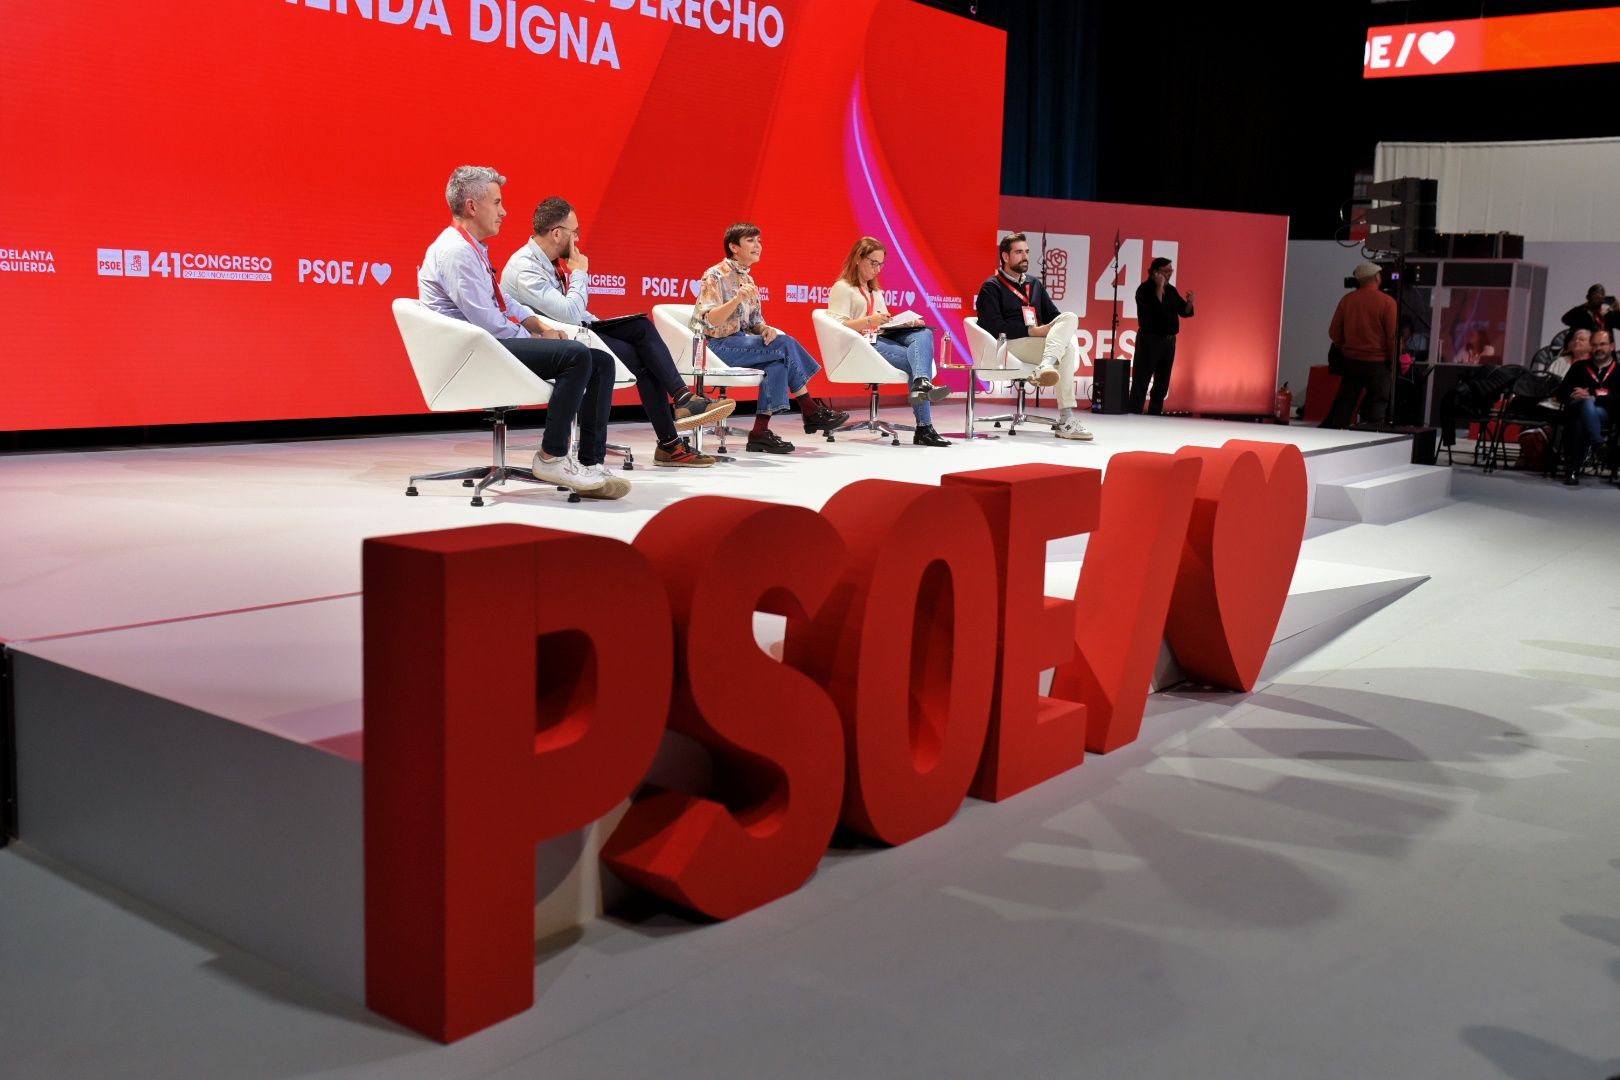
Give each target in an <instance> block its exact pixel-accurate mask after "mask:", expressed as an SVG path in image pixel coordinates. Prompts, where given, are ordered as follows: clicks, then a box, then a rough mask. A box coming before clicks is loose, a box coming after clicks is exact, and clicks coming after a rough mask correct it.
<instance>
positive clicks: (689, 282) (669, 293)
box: [641, 276, 703, 300]
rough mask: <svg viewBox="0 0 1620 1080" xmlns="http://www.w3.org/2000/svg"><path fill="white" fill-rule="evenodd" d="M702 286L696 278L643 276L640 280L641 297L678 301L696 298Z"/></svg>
mask: <svg viewBox="0 0 1620 1080" xmlns="http://www.w3.org/2000/svg"><path fill="white" fill-rule="evenodd" d="M702 284H703V283H702V282H701V281H699V280H698V279H697V278H678V277H645V276H644V277H643V278H642V279H641V295H642V296H662V297H666V298H668V299H671V300H679V299H680V298H681V297H683V296H693V297H695V296H697V294H698V289H699V287H700V286H701V285H702Z"/></svg>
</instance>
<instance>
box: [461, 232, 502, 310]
mask: <svg viewBox="0 0 1620 1080" xmlns="http://www.w3.org/2000/svg"><path fill="white" fill-rule="evenodd" d="M456 232H458V233H460V234H461V238H462V239H463V240H465V241H467V243H469V244H471V245H472V247H473V250H474V251H476V252H478V261H479V262H481V263H483V264H484V269H485V270H488V271H489V287H490V288H491V289H492V290H493V291H494V293H495V306H496V307H498V308H500V309H501V314H502V315H506V297H504V296H502V295H501V282H500V279H499V278H497V277H496V276H495V267H494V265H493V264H492V263H491V262H490V261H489V260H488V259H487V258H486V257H485V256H484V249H483V248H481V247H479V246H478V241H476V240H474V239H473V238H472V234H471V233H469V232H468V231H467V230H466V229H463V228H462V227H461V226H460V225H457V226H456ZM506 317H507V318H508V319H511V318H512V316H510V315H506ZM512 321H513V322H516V321H517V320H516V319H512Z"/></svg>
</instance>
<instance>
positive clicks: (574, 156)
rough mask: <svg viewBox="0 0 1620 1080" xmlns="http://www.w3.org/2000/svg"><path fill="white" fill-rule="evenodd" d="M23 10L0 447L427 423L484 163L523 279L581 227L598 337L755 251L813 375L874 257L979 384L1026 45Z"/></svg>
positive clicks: (845, 13)
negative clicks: (442, 242) (431, 252)
mask: <svg viewBox="0 0 1620 1080" xmlns="http://www.w3.org/2000/svg"><path fill="white" fill-rule="evenodd" d="M4 10H5V15H6V19H5V21H6V35H5V37H4V39H3V41H0V59H3V62H4V69H5V71H6V79H7V84H6V99H5V107H4V109H3V111H0V156H3V159H4V160H5V161H6V162H7V163H8V165H9V168H8V169H7V170H6V175H5V177H4V179H3V180H0V184H3V185H4V189H5V198H4V200H3V201H0V280H3V282H4V289H3V290H0V318H3V321H4V325H5V327H6V338H7V355H6V357H5V361H4V367H5V391H4V393H3V394H0V430H26V429H40V428H57V427H97V426H118V425H147V424H175V423H204V422H219V421H239V420H269V419H289V418H305V417H323V416H360V415H383V414H395V413H411V412H421V411H423V404H422V400H421V396H420V394H419V392H418V390H417V387H416V383H415V380H414V378H413V376H412V374H411V371H410V368H409V364H408V362H407V360H406V358H405V353H404V350H403V348H402V346H401V344H400V341H399V336H398V332H397V330H396V329H395V327H394V323H393V319H392V317H391V315H390V312H389V306H388V305H389V301H390V300H391V299H393V298H394V297H396V296H414V295H415V294H416V267H417V265H418V264H419V262H420V260H421V257H422V254H423V252H424V251H425V250H426V248H427V245H428V243H429V242H430V241H431V240H432V239H433V237H434V236H435V235H436V234H437V233H438V232H439V231H440V230H441V229H442V228H443V227H444V226H445V225H446V224H448V223H449V211H448V208H447V207H446V205H445V202H444V196H443V192H444V186H445V181H446V180H447V179H448V177H449V174H450V171H451V170H452V169H453V168H454V167H455V166H457V165H460V164H478V165H492V166H494V167H495V168H497V169H499V170H500V171H501V172H503V173H505V174H506V175H507V177H508V178H509V182H508V184H507V187H506V189H505V202H506V205H507V207H508V209H509V210H510V212H511V216H510V217H509V218H508V219H507V221H506V225H505V227H504V229H503V230H502V232H501V234H500V235H499V236H497V237H496V238H495V239H494V241H493V242H492V245H491V246H492V250H493V254H494V256H495V260H496V263H497V266H498V265H500V264H501V263H504V261H505V259H506V257H507V256H508V255H509V254H510V253H511V252H512V251H513V250H514V249H515V248H516V247H517V246H518V245H519V244H521V243H523V241H524V240H525V239H526V238H527V236H528V233H529V229H528V221H529V216H530V213H531V212H532V210H533V208H534V206H535V204H536V203H537V202H539V200H540V199H542V198H544V197H545V196H548V195H554V194H555V195H562V196H564V197H566V198H568V199H569V200H570V201H571V202H573V203H574V205H575V207H576V208H577V209H578V212H579V216H580V220H581V224H582V227H583V228H582V236H581V248H582V249H583V250H584V251H586V252H587V253H588V254H589V255H590V256H591V273H592V278H593V280H592V292H593V299H592V310H593V311H595V312H596V313H597V314H599V315H614V314H624V313H627V312H633V311H646V310H649V309H650V308H651V307H652V305H654V304H657V303H671V302H680V301H689V300H690V299H691V297H692V289H693V284H694V282H695V281H696V279H697V277H698V276H699V275H700V274H701V273H702V271H703V270H704V269H705V268H707V267H708V266H710V265H712V264H713V263H715V262H717V261H718V260H719V259H720V257H721V256H722V254H723V251H722V244H721V235H722V233H723V232H724V230H725V227H726V226H727V225H729V224H731V223H732V222H733V221H738V220H748V221H753V222H755V223H757V224H758V225H759V226H760V227H761V229H762V230H763V234H764V235H763V240H764V244H765V258H764V260H763V261H762V262H761V263H760V264H759V268H758V270H757V271H756V275H755V276H756V279H757V280H758V281H759V282H760V283H761V285H762V286H763V287H764V291H765V293H766V295H767V303H766V309H765V311H766V317H767V318H768V319H770V320H771V322H772V323H774V324H776V325H778V326H781V327H782V328H783V329H785V330H786V331H787V332H789V333H792V334H795V335H797V336H799V337H800V339H801V340H802V341H805V342H806V343H807V344H809V345H810V346H811V347H812V349H813V348H814V334H813V333H812V330H811V324H810V312H811V311H812V310H813V309H814V308H815V307H817V306H822V305H824V304H825V291H824V290H825V288H826V287H827V286H828V285H830V284H831V283H832V281H833V279H834V278H835V277H836V276H837V272H838V269H839V267H840V266H841V265H842V262H843V258H844V255H845V254H846V252H847V251H848V249H849V247H850V245H851V244H852V243H853V242H854V240H855V238H856V237H857V236H860V235H862V234H871V235H874V236H877V237H879V238H880V239H883V240H884V241H885V243H886V244H888V245H889V248H888V252H889V258H888V260H887V262H888V266H887V270H886V272H885V281H884V284H885V287H886V288H887V289H889V290H890V291H891V298H890V306H891V308H893V309H894V310H897V311H898V310H902V309H903V308H912V309H914V310H916V311H919V312H922V313H924V314H925V315H926V316H927V317H928V319H929V321H930V322H933V323H935V324H936V325H940V326H942V327H944V328H945V329H946V330H947V332H949V333H950V334H951V335H952V336H955V337H957V355H964V354H965V350H963V349H962V348H961V339H960V333H961V325H960V320H961V317H962V316H963V315H964V314H971V311H972V297H973V293H974V290H975V289H976V288H977V286H978V283H979V281H980V280H981V279H982V278H983V277H984V276H985V274H986V273H987V272H988V270H987V265H988V264H989V263H991V262H992V261H993V260H992V259H987V258H986V255H985V253H986V251H990V252H992V253H993V252H994V243H995V225H996V207H997V198H998V195H997V190H998V186H999V171H1000V170H999V161H1000V152H999V151H1000V145H1001V116H1002V65H1003V54H1004V52H1005V36H1004V35H1003V34H1002V32H1001V31H999V30H994V29H991V28H988V27H985V26H982V25H980V24H978V23H974V22H971V21H969V20H966V19H961V18H958V17H955V16H951V15H947V14H945V13H942V12H939V11H935V10H933V9H930V8H926V7H923V6H921V5H918V4H914V3H910V2H908V0H846V2H844V3H840V4H836V5H835V4H826V3H813V2H810V0H774V2H772V3H760V2H756V0H601V2H594V3H593V2H589V0H567V3H566V7H565V6H563V5H547V6H542V5H538V4H529V3H520V2H514V0H256V2H252V3H236V4H219V5H198V6H190V5H175V6H152V5H143V4H128V3H112V2H85V3H75V4H55V5H24V4H20V3H8V4H6V5H5V9H4ZM947 70H948V73H949V80H948V85H949V88H950V90H949V92H948V93H945V92H942V91H941V87H942V85H944V84H943V82H942V78H943V75H944V73H945V72H946V71H947ZM622 396H623V399H624V400H626V401H630V400H633V399H634V394H633V392H629V393H626V394H625V395H622Z"/></svg>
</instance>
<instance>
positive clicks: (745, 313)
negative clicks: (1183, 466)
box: [692, 221, 849, 454]
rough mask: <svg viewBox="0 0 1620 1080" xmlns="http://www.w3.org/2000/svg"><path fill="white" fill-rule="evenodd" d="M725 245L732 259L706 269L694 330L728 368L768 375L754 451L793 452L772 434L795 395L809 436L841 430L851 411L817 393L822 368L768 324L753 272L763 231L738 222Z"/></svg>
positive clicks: (751, 444) (761, 248)
mask: <svg viewBox="0 0 1620 1080" xmlns="http://www.w3.org/2000/svg"><path fill="white" fill-rule="evenodd" d="M724 244H725V251H726V257H725V258H724V259H722V260H720V261H719V262H718V263H716V264H715V265H713V266H711V267H709V268H708V269H707V270H705V271H704V272H703V280H702V282H701V283H700V284H699V285H698V302H697V306H696V307H695V308H694V310H693V313H692V317H693V322H694V329H701V330H702V332H703V333H704V334H705V335H707V337H708V339H709V348H710V349H712V350H713V351H714V354H715V355H716V356H718V357H719V358H720V359H721V360H723V361H725V362H726V363H727V364H731V365H732V366H734V367H746V368H754V369H756V370H758V371H763V372H764V373H765V379H764V381H762V382H761V383H760V384H759V406H758V409H757V411H756V412H755V413H754V428H753V430H752V431H750V432H749V433H748V449H749V450H751V451H753V452H755V453H760V454H791V453H792V452H793V444H792V443H790V442H788V441H787V440H786V439H784V438H782V437H781V436H780V435H777V434H776V433H775V432H774V431H772V430H771V417H772V416H773V415H774V414H776V413H779V412H787V411H788V410H789V408H791V406H790V404H789V401H788V399H789V398H790V397H791V398H792V399H793V400H794V401H797V402H798V403H799V410H800V412H802V413H803V414H804V430H805V433H806V434H810V433H812V432H816V431H823V432H833V431H837V430H838V429H839V428H841V427H843V426H844V423H845V422H846V421H847V420H848V419H849V413H846V412H839V411H838V410H837V409H834V408H833V407H832V406H831V405H828V404H827V403H826V402H825V401H822V400H821V399H819V398H817V397H814V396H812V395H811V393H810V378H811V376H813V375H815V373H816V372H818V371H820V370H821V365H820V364H818V363H816V361H815V359H814V358H813V357H811V355H810V353H809V352H807V351H806V350H805V347H804V346H803V345H800V344H799V343H798V342H797V341H795V340H794V339H793V338H792V337H790V336H789V335H787V334H784V333H782V332H781V331H780V330H778V329H777V328H776V327H774V326H771V325H769V324H767V323H766V322H765V316H764V313H763V311H762V310H761V308H760V300H759V286H757V285H755V284H754V278H753V274H752V272H751V271H752V269H753V267H754V265H755V264H756V263H758V262H759V259H760V256H761V255H762V254H763V253H764V250H765V249H764V245H763V243H762V242H761V240H760V232H759V227H758V226H757V225H750V224H749V223H747V222H745V221H742V222H738V223H737V224H735V225H733V226H731V227H730V228H729V229H727V230H726V235H725V239H724Z"/></svg>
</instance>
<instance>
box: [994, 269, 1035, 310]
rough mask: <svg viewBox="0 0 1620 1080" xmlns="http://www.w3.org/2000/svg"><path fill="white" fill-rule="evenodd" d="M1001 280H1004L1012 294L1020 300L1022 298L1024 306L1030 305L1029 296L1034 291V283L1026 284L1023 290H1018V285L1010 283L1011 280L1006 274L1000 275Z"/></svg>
mask: <svg viewBox="0 0 1620 1080" xmlns="http://www.w3.org/2000/svg"><path fill="white" fill-rule="evenodd" d="M1001 280H1002V281H1004V282H1006V285H1007V288H1008V290H1009V291H1010V292H1011V293H1012V294H1013V295H1014V296H1016V297H1018V299H1020V300H1022V301H1023V302H1024V306H1025V307H1029V306H1030V303H1029V298H1030V296H1031V295H1032V294H1033V293H1034V292H1035V286H1034V285H1026V286H1024V289H1023V291H1022V292H1020V291H1019V289H1018V286H1016V285H1014V284H1013V283H1012V281H1011V280H1010V279H1009V278H1008V277H1007V275H1006V274H1002V275H1001Z"/></svg>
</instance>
